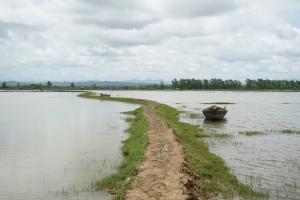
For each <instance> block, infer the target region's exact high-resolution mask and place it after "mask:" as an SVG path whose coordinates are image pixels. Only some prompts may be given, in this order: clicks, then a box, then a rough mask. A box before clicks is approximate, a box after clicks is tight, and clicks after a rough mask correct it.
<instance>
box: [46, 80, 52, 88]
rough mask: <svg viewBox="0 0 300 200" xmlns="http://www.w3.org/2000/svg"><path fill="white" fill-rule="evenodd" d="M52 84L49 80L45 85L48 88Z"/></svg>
mask: <svg viewBox="0 0 300 200" xmlns="http://www.w3.org/2000/svg"><path fill="white" fill-rule="evenodd" d="M51 86H52V83H51V82H50V81H48V82H47V87H48V89H49V90H50V87H51Z"/></svg>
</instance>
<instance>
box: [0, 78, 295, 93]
mask: <svg viewBox="0 0 300 200" xmlns="http://www.w3.org/2000/svg"><path fill="white" fill-rule="evenodd" d="M0 88H1V89H18V90H41V91H42V90H43V89H48V90H51V89H54V90H68V89H72V90H74V89H85V90H97V89H98V90H164V89H180V90H300V81H294V80H269V79H246V81H245V84H244V85H243V84H242V83H241V82H240V81H239V80H232V79H228V80H222V79H216V78H212V79H210V80H208V79H194V78H192V79H179V80H177V79H173V80H172V84H171V85H169V84H164V83H163V82H160V84H155V83H154V84H149V85H139V86H128V85H121V86H111V85H101V86H99V85H96V84H95V83H93V84H91V85H90V86H84V87H83V86H75V84H74V83H70V85H68V86H57V85H54V86H53V85H52V83H51V81H48V82H47V83H46V84H45V85H42V84H41V83H39V84H30V85H26V84H25V85H20V84H19V83H17V85H16V86H8V85H7V84H6V82H3V83H2V84H1V87H0Z"/></svg>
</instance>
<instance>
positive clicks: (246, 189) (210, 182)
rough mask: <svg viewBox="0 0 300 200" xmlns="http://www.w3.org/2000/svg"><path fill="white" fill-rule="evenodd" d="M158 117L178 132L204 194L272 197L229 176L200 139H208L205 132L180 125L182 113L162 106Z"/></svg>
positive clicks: (249, 197) (220, 161) (158, 111)
mask: <svg viewBox="0 0 300 200" xmlns="http://www.w3.org/2000/svg"><path fill="white" fill-rule="evenodd" d="M156 114H157V115H158V116H159V117H160V118H161V119H162V120H164V121H165V122H166V123H167V124H168V125H169V127H170V128H171V129H173V130H174V132H175V134H176V136H177V137H178V139H179V141H180V143H181V145H182V146H183V147H184V149H185V151H186V154H187V157H188V161H189V163H190V164H191V165H192V167H193V169H194V171H195V172H196V173H197V174H198V175H199V176H200V177H201V179H200V181H201V186H202V187H201V189H202V190H203V191H202V192H203V193H210V194H215V195H217V194H221V195H222V196H223V198H226V199H232V198H233V197H234V196H235V195H236V194H238V195H239V196H240V197H243V198H246V199H264V198H266V199H267V198H268V194H265V193H261V192H255V191H253V190H252V189H251V187H250V186H247V185H243V184H241V183H239V182H238V180H237V178H236V176H234V175H232V174H230V173H229V171H230V169H229V168H228V167H227V166H226V165H225V163H224V161H223V160H222V159H221V158H220V157H218V156H216V155H214V154H212V153H210V152H209V149H208V147H207V146H206V144H205V143H204V141H203V140H202V139H201V137H199V135H203V136H205V133H203V130H202V129H201V128H199V127H196V126H193V125H190V124H187V123H183V122H179V121H178V120H179V118H178V114H179V111H177V110H176V109H174V108H172V107H169V106H167V105H163V104H160V106H159V107H158V108H157V110H156Z"/></svg>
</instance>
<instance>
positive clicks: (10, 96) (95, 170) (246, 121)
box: [0, 91, 300, 199]
mask: <svg viewBox="0 0 300 200" xmlns="http://www.w3.org/2000/svg"><path fill="white" fill-rule="evenodd" d="M95 92H97V93H98V94H99V93H100V92H104V93H108V94H111V96H115V97H116V96H119V97H130V98H140V99H150V100H155V101H158V102H161V103H164V104H167V105H170V106H172V107H175V108H177V109H179V110H181V111H184V112H183V113H182V114H181V115H180V120H181V121H184V122H188V123H191V124H194V125H197V126H200V127H203V128H204V129H205V132H206V133H208V134H211V136H212V137H209V138H206V139H205V141H206V143H207V144H208V146H209V148H210V150H211V151H212V152H213V153H215V154H217V155H219V156H221V157H222V158H223V159H224V160H225V162H226V164H227V165H228V166H229V167H230V168H231V170H232V172H233V173H234V174H236V175H237V177H238V179H239V180H240V181H242V182H243V183H246V184H249V185H251V186H253V188H254V189H256V190H262V191H267V192H269V193H270V199H297V198H298V199H299V196H300V176H299V174H300V157H299V153H300V145H299V144H300V134H299V132H297V131H300V123H299V119H300V102H299V99H300V93H292V92H217V91H216V92H208V91H207V92H203V91H201V92H196V91H95ZM210 102H231V103H234V104H226V105H225V104H224V105H220V106H222V107H224V106H226V107H227V110H228V113H227V115H226V116H225V119H224V120H222V121H219V122H210V121H206V120H205V119H204V116H203V115H202V112H201V111H202V110H203V109H204V108H206V107H209V106H210V104H203V103H210ZM0 103H1V106H0V113H1V114H0V199H63V198H64V199H110V198H111V196H110V195H108V194H106V193H99V192H93V190H92V183H93V182H94V181H95V180H98V179H101V178H102V177H104V176H105V175H107V174H110V173H113V172H114V171H116V168H117V166H118V165H119V164H120V163H121V162H122V160H123V158H122V156H121V151H120V148H121V146H122V143H121V141H122V140H124V139H126V137H127V135H126V134H125V133H124V129H126V128H127V126H128V125H127V124H126V123H125V122H124V118H125V116H124V115H122V114H120V112H122V111H129V110H133V109H135V108H137V107H138V105H132V104H124V103H120V102H105V101H101V102H100V101H96V100H90V99H81V98H78V97H76V94H75V93H47V92H45V93H34V92H33V93H0ZM284 130H285V131H284ZM247 131H248V132H249V133H253V134H248V132H247ZM218 134H219V135H218Z"/></svg>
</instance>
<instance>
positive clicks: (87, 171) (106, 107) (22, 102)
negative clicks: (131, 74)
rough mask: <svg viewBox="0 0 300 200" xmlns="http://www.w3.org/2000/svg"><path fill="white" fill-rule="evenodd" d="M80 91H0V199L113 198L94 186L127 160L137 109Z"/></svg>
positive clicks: (135, 106)
mask: <svg viewBox="0 0 300 200" xmlns="http://www.w3.org/2000/svg"><path fill="white" fill-rule="evenodd" d="M76 95H77V94H76V93H50V92H43V93H41V92H19V93H0V105H1V106H0V199H111V195H109V194H107V193H106V192H95V191H93V190H92V182H95V181H96V180H99V179H101V178H103V177H105V176H106V175H109V174H111V173H113V172H116V170H117V167H118V166H119V165H120V163H121V162H122V161H123V157H122V155H121V146H122V143H121V141H122V140H125V139H126V138H127V137H128V135H127V134H126V133H125V132H124V130H125V129H126V128H127V127H128V124H127V123H126V122H125V121H124V118H126V115H123V114H121V113H120V112H123V111H129V110H134V109H135V108H137V107H139V106H138V105H133V104H126V103H120V102H109V101H107V102H106V101H97V100H91V99H83V98H78V97H76Z"/></svg>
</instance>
